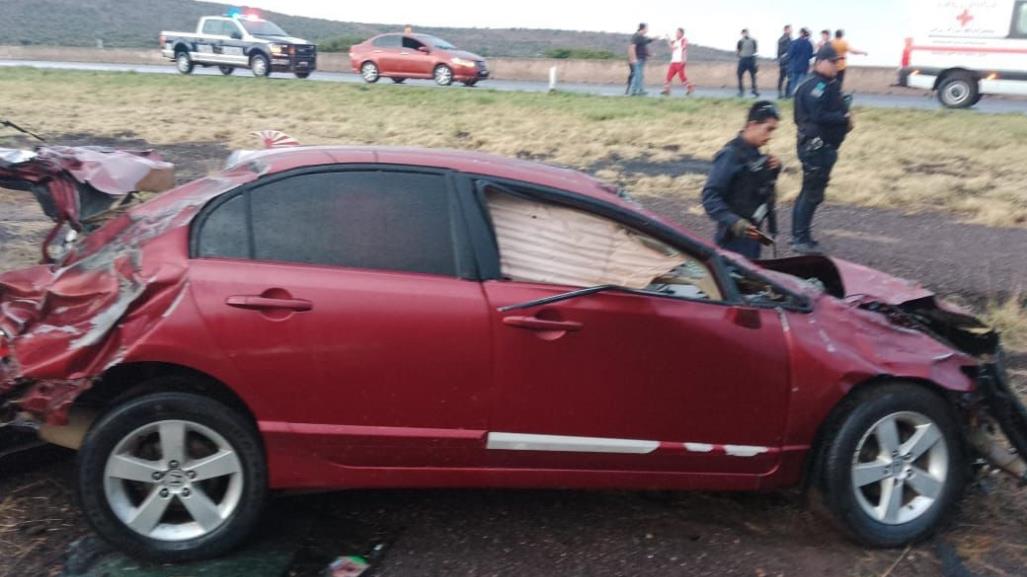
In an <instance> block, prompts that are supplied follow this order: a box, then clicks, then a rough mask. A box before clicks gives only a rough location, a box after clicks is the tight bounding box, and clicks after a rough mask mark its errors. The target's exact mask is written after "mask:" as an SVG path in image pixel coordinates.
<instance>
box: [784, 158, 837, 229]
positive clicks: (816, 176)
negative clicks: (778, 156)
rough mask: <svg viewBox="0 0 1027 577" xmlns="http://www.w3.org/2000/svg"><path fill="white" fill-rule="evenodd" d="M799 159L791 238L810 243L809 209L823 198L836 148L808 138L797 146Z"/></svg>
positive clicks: (818, 203)
mask: <svg viewBox="0 0 1027 577" xmlns="http://www.w3.org/2000/svg"><path fill="white" fill-rule="evenodd" d="M798 149H799V160H801V161H802V191H801V192H799V198H798V199H796V201H795V208H793V209H792V242H795V243H810V242H812V241H813V236H812V233H811V231H810V228H811V227H812V226H813V213H814V212H816V210H817V207H818V206H820V203H822V202H824V191H826V190H827V183H828V182H830V180H831V169H832V168H834V163H835V162H837V160H838V150H837V149H836V148H835V147H833V146H831V145H830V144H826V143H819V146H818V145H817V144H814V142H813V141H808V142H805V143H803V144H800V145H799V146H798Z"/></svg>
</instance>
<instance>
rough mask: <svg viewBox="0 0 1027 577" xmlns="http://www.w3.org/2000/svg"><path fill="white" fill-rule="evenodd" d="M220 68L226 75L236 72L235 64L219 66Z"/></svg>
mask: <svg viewBox="0 0 1027 577" xmlns="http://www.w3.org/2000/svg"><path fill="white" fill-rule="evenodd" d="M218 70H220V71H221V74H224V75H225V76H231V75H232V73H233V72H235V66H218Z"/></svg>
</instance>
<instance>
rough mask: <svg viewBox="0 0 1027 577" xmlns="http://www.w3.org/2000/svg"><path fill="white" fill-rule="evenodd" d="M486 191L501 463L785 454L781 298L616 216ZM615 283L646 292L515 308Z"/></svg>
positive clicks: (590, 463) (704, 461)
mask: <svg viewBox="0 0 1027 577" xmlns="http://www.w3.org/2000/svg"><path fill="white" fill-rule="evenodd" d="M480 190H481V192H482V197H481V203H482V204H483V205H484V206H486V207H487V208H488V220H489V222H490V223H491V224H490V225H489V226H490V229H491V231H490V232H492V234H494V235H495V239H496V245H495V247H496V249H497V254H496V258H497V259H498V272H499V274H498V275H495V278H494V279H493V280H487V281H486V282H485V283H484V288H485V293H486V296H487V298H488V301H489V305H490V307H491V309H492V323H493V334H494V356H495V363H496V370H495V375H496V377H495V378H496V400H495V404H494V410H493V418H492V422H491V426H490V432H489V436H488V447H489V449H490V451H489V458H490V465H492V466H497V467H531V468H542V469H566V468H574V469H593V470H595V469H602V470H638V471H678V472H695V473H722V474H745V475H758V474H764V473H768V472H770V471H772V470H773V469H774V468H775V467H776V466H777V463H778V460H779V457H780V455H779V451H780V446H781V444H782V435H783V431H784V426H785V419H786V409H787V403H788V398H789V371H788V354H787V348H786V343H785V337H784V330H783V328H782V321H781V317H780V316H779V312H778V311H777V310H774V309H772V308H764V309H758V308H748V307H744V306H739V305H732V304H729V303H728V302H726V300H727V297H726V296H725V295H726V294H727V292H726V291H725V290H724V288H723V287H722V286H721V284H722V282H723V279H719V278H718V275H717V274H716V273H715V271H714V270H713V268H711V265H709V264H708V263H706V262H704V261H702V260H700V259H697V258H694V257H692V256H690V255H689V254H688V253H687V252H686V251H685V250H684V249H681V250H679V249H676V248H675V247H673V246H670V245H667V244H665V243H663V242H662V241H658V240H656V239H655V238H652V237H650V236H647V235H645V234H643V233H639V232H638V231H636V230H633V229H631V228H629V227H627V226H625V225H622V224H620V223H619V222H617V221H615V220H612V219H610V218H608V217H606V216H600V215H596V214H592V213H589V212H588V211H587V210H583V209H580V208H572V207H566V206H561V205H559V204H552V203H549V202H541V201H539V200H537V199H533V198H532V197H530V196H521V195H520V194H521V192H518V193H517V194H515V193H513V192H510V190H512V189H506V190H504V189H501V188H496V187H490V186H485V187H481V188H480ZM522 192H523V191H522ZM527 194H530V192H528V193H527ZM485 266H489V265H485ZM490 268H492V267H490ZM650 276H651V277H654V278H655V277H660V278H661V280H651V281H650V280H647V279H648V278H649V277H650ZM611 284H612V285H618V286H635V287H636V288H637V289H638V291H637V292H633V293H630V294H629V293H624V292H618V291H614V290H606V291H598V292H595V293H594V294H589V295H587V296H579V297H577V298H570V299H566V300H561V301H559V302H549V303H544V302H543V303H537V304H533V305H531V306H524V307H518V308H515V309H509V308H506V307H511V306H516V305H521V304H525V303H531V302H532V301H536V300H537V299H543V298H546V297H552V296H554V295H560V294H563V293H567V292H568V291H575V290H578V289H581V288H583V287H592V286H600V285H611ZM750 478H751V477H750ZM721 486H724V485H721Z"/></svg>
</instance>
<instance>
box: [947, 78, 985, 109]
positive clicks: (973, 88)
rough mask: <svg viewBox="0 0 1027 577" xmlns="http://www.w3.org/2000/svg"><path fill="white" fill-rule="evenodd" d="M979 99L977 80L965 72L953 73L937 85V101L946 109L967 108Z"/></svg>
mask: <svg viewBox="0 0 1027 577" xmlns="http://www.w3.org/2000/svg"><path fill="white" fill-rule="evenodd" d="M979 99H980V86H979V85H978V83H977V79H975V78H974V77H972V76H971V75H969V74H967V73H965V72H954V73H952V74H949V75H947V76H945V77H944V78H942V80H941V82H940V83H938V101H939V102H941V103H942V105H944V106H945V107H946V108H968V107H970V106H973V105H974V104H976V103H977V101H978V100H979Z"/></svg>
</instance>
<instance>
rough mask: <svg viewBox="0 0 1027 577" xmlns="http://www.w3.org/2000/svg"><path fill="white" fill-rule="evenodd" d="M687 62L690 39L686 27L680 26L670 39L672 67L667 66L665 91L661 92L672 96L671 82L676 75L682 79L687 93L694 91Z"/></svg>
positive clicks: (664, 83)
mask: <svg viewBox="0 0 1027 577" xmlns="http://www.w3.org/2000/svg"><path fill="white" fill-rule="evenodd" d="M687 63H688V39H687V38H685V29H684V28H678V31H677V35H676V36H675V37H674V39H673V40H671V41H670V67H668V68H667V79H666V80H665V81H664V82H663V91H662V92H660V94H662V95H664V96H670V83H671V81H673V80H674V77H675V76H677V77H678V78H680V79H681V84H682V86H684V87H685V90H686V93H687V94H691V93H692V90H693V87H692V83H691V82H689V81H688V74H687V73H686V72H685V66H686V65H687Z"/></svg>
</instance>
